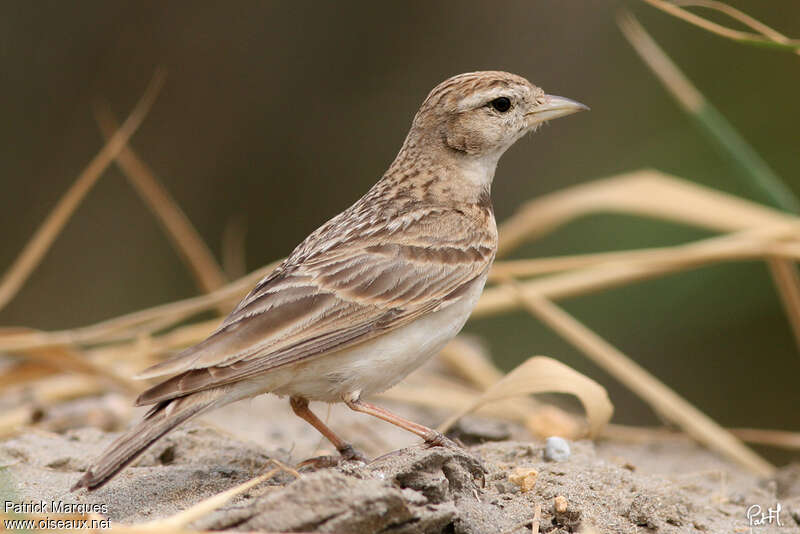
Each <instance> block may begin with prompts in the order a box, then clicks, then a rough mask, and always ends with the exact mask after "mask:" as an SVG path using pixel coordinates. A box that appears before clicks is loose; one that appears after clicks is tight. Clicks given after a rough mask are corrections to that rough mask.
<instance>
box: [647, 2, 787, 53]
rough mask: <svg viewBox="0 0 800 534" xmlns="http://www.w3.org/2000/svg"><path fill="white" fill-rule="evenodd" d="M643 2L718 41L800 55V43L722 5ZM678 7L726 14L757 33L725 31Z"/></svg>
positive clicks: (724, 27) (727, 29)
mask: <svg viewBox="0 0 800 534" xmlns="http://www.w3.org/2000/svg"><path fill="white" fill-rule="evenodd" d="M644 1H645V2H647V3H648V4H650V5H651V6H653V7H656V8H658V9H660V10H661V11H664V12H666V13H669V14H670V15H672V16H674V17H677V18H679V19H681V20H684V21H686V22H688V23H689V24H693V25H695V26H697V27H699V28H703V29H704V30H706V31H708V32H711V33H713V34H715V35H719V36H721V37H725V38H727V39H731V40H733V41H738V42H744V43H753V44H760V45H768V44H774V45H779V46H780V47H781V48H788V49H793V50H794V51H795V53H797V54H800V40H798V39H790V38H788V37H786V36H785V35H783V34H781V33H779V32H777V31H775V30H773V29H772V28H770V27H769V26H767V25H766V24H764V23H762V22H759V21H757V20H756V19H754V18H753V17H750V16H749V15H747V14H745V13H743V12H741V11H739V10H738V9H735V8H733V7H731V6H729V5H727V4H724V3H722V2H709V1H702V0H692V1H684V0H678V1H676V2H666V1H664V0H644ZM681 6H698V7H705V8H708V9H713V10H716V11H719V12H721V13H725V14H726V15H728V16H730V17H731V18H733V19H735V20H738V21H739V22H741V23H743V24H745V25H747V26H749V27H750V28H752V29H754V30H756V31H757V32H758V33H750V32H745V31H740V30H734V29H732V28H728V27H727V26H723V25H722V24H717V23H716V22H712V21H710V20H708V19H706V18H703V17H701V16H699V15H696V14H694V13H692V12H691V11H687V10H685V9H683V8H682V7H681Z"/></svg>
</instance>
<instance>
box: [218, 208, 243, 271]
mask: <svg viewBox="0 0 800 534" xmlns="http://www.w3.org/2000/svg"><path fill="white" fill-rule="evenodd" d="M246 237H247V224H246V219H245V218H244V216H234V217H232V218H231V219H230V220H229V221H228V224H226V225H225V230H224V231H223V232H222V267H223V269H224V270H225V273H226V274H227V275H228V278H230V279H231V280H235V279H237V278H241V277H242V276H244V275H246V274H247V261H246V259H247V254H246V247H245V244H246Z"/></svg>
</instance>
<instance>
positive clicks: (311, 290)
mask: <svg viewBox="0 0 800 534" xmlns="http://www.w3.org/2000/svg"><path fill="white" fill-rule="evenodd" d="M584 109H588V108H587V107H586V106H584V105H583V104H579V103H577V102H574V101H572V100H569V99H566V98H562V97H559V96H551V95H546V94H545V93H544V91H542V90H541V89H539V88H538V87H536V86H534V85H532V84H531V83H530V82H528V81H527V80H526V79H524V78H521V77H520V76H516V75H514V74H509V73H507V72H493V71H489V72H471V73H467V74H461V75H459V76H454V77H453V78H450V79H449V80H446V81H444V82H443V83H441V84H439V85H438V86H437V87H436V88H435V89H434V90H433V91H431V93H430V94H429V95H428V97H427V98H426V99H425V101H424V102H423V103H422V107H420V109H419V111H418V112H417V114H416V116H415V117H414V121H413V123H412V124H411V130H410V131H409V133H408V136H407V137H406V140H405V142H404V143H403V147H402V148H401V149H400V153H399V154H398V155H397V157H396V158H395V160H394V162H393V163H392V164H391V166H390V167H389V170H387V171H386V174H384V175H383V177H382V178H381V179H380V181H379V182H378V183H377V184H375V186H373V187H372V189H370V190H369V191H368V192H367V194H366V195H364V196H363V197H362V198H361V199H360V200H358V201H357V202H356V203H355V204H353V205H352V206H350V207H349V208H348V209H346V210H345V211H343V212H342V213H340V214H339V215H337V216H336V217H334V218H333V219H331V220H330V221H328V222H327V223H325V224H323V225H322V226H321V227H320V228H318V229H317V230H316V231H315V232H314V233H312V234H311V235H310V236H308V237H307V238H306V239H305V241H303V242H302V243H301V244H300V245H299V246H298V247H297V248H296V249H295V250H294V251H293V252H292V253H291V254H290V255H289V257H288V258H287V259H286V260H285V261H284V262H283V263H282V264H281V265H280V266H279V267H278V268H277V269H275V270H274V271H273V272H272V273H271V274H269V275H267V276H266V277H265V278H264V279H262V280H261V281H260V282H259V283H258V285H256V287H255V288H254V289H253V290H252V291H251V292H250V294H248V295H247V296H246V297H245V298H244V299H243V300H242V301H241V302H240V303H239V304H238V306H236V309H234V310H233V312H231V314H230V315H229V316H228V317H227V318H226V319H225V320H224V322H223V323H222V325H221V326H220V327H219V328H218V329H217V330H216V331H214V332H213V333H212V334H211V335H210V336H209V337H208V338H207V339H206V340H204V341H202V342H201V343H198V344H197V345H195V346H193V347H190V348H189V349H187V350H185V351H183V352H181V353H179V354H178V355H176V356H175V357H173V358H172V359H170V360H167V361H165V362H163V363H160V364H158V365H155V366H154V367H151V368H150V369H147V370H145V371H144V372H143V373H142V374H141V375H140V377H141V378H153V377H158V376H165V375H174V376H172V377H171V378H168V379H166V380H164V381H163V382H161V383H159V384H157V385H155V386H153V387H151V388H150V389H148V390H147V391H145V392H144V393H142V394H141V395H140V396H139V398H138V399H137V401H136V404H137V405H153V406H152V409H151V410H150V411H149V412H148V413H147V415H146V416H145V417H144V419H143V420H142V421H141V422H140V423H139V424H137V425H136V426H134V427H133V428H132V429H131V430H129V431H128V432H126V433H125V434H123V435H122V436H121V437H119V438H118V439H117V440H116V441H115V442H114V443H112V444H111V446H110V447H109V448H108V450H107V451H106V452H105V453H104V454H103V455H102V456H101V457H100V459H99V460H97V462H96V463H95V464H94V465H93V466H92V467H91V468H90V469H89V470H88V471H87V472H86V474H85V475H84V476H83V477H82V478H81V479H80V480H79V481H78V482H77V484H75V487H74V488H73V490H74V489H78V488H81V487H85V488H88V489H94V488H98V487H100V486H102V485H103V484H104V483H106V482H107V481H108V480H109V479H110V478H111V477H113V476H114V475H115V474H116V473H117V472H119V471H120V470H121V469H122V468H124V467H125V466H126V465H128V464H129V463H130V462H131V461H133V460H134V459H135V458H137V457H138V456H139V455H140V454H141V453H142V452H143V451H144V450H145V449H147V447H149V446H150V445H152V444H153V443H154V442H155V441H156V440H158V439H159V438H161V437H162V436H163V435H165V434H166V433H167V432H169V431H170V430H172V429H173V428H175V427H176V426H178V425H179V424H181V423H183V422H184V421H187V420H188V419H190V418H192V417H194V416H196V415H198V414H201V413H203V412H206V411H208V410H211V409H213V408H217V407H219V406H222V405H225V404H228V403H230V402H234V401H237V400H240V399H243V398H246V397H252V396H254V395H260V394H262V393H274V394H276V395H281V396H283V395H287V396H289V399H290V403H291V407H292V409H293V410H294V412H295V413H296V414H297V415H298V416H300V417H302V418H303V419H305V420H306V421H308V422H309V423H310V424H311V425H313V426H314V427H315V428H316V429H317V430H319V431H320V432H321V433H322V434H323V435H324V436H325V437H326V438H328V439H329V440H330V441H331V443H332V444H333V445H334V446H335V447H336V449H337V450H338V451H339V454H340V455H341V458H342V459H346V460H364V457H363V456H362V455H361V454H360V453H358V452H357V451H355V450H354V449H353V447H352V446H350V445H349V444H348V443H346V442H345V441H343V440H342V439H340V438H339V437H338V436H337V435H336V434H334V432H333V431H332V430H330V429H329V428H328V427H327V426H325V424H324V423H323V422H322V421H321V420H320V419H318V418H317V417H316V416H315V415H314V414H313V413H312V412H311V411H310V410H309V408H308V402H309V401H312V400H313V401H324V402H344V403H345V404H346V405H347V406H349V407H350V408H351V409H353V410H355V411H358V412H363V413H366V414H369V415H373V416H375V417H378V418H380V419H383V420H384V421H388V422H390V423H393V424H395V425H397V426H399V427H402V428H404V429H406V430H408V431H410V432H413V433H415V434H417V435H418V436H420V437H422V438H423V439H424V440H425V442H426V443H427V444H429V445H432V446H434V445H452V443H451V442H449V440H448V439H447V438H445V437H444V436H442V435H441V434H439V433H438V432H436V431H435V430H432V429H430V428H427V427H424V426H422V425H419V424H416V423H414V422H411V421H408V420H406V419H403V418H401V417H399V416H397V415H394V414H392V413H390V412H388V411H386V410H384V409H382V408H379V407H377V406H374V405H372V404H369V403H367V402H364V401H363V400H361V399H362V397H366V396H369V395H372V394H374V393H378V392H381V391H384V390H386V389H388V388H390V387H392V386H393V385H395V384H397V383H398V382H399V381H400V380H402V379H403V378H404V377H405V376H406V375H407V374H408V373H410V372H411V371H413V370H414V369H416V368H417V367H419V366H420V365H421V364H422V363H423V362H425V361H426V360H427V359H428V358H430V357H431V356H433V355H434V354H436V353H437V352H438V351H439V350H440V349H441V348H442V347H443V346H444V345H445V343H447V342H448V341H449V340H450V339H452V338H453V336H455V335H456V333H458V331H459V330H461V327H462V326H463V325H464V322H465V321H466V320H467V317H468V316H469V314H470V312H471V311H472V309H473V307H474V306H475V303H476V302H477V301H478V297H479V296H480V294H481V291H482V290H483V285H484V283H485V282H486V276H487V273H488V272H489V268H490V267H491V265H492V261H493V260H494V256H495V251H496V248H497V228H496V226H495V220H494V214H493V212H492V204H491V198H490V189H491V185H492V179H493V178H494V172H495V168H496V167H497V162H498V160H499V159H500V156H501V155H502V154H503V153H504V152H505V151H506V150H507V149H508V148H509V147H510V146H511V145H512V144H514V142H515V141H516V140H517V139H519V138H520V137H522V136H523V135H525V134H526V133H528V132H532V131H534V130H536V128H537V127H538V126H539V125H540V124H541V123H542V122H544V121H546V120H548V119H554V118H556V117H562V116H564V115H569V114H571V113H575V112H577V111H580V110H584Z"/></svg>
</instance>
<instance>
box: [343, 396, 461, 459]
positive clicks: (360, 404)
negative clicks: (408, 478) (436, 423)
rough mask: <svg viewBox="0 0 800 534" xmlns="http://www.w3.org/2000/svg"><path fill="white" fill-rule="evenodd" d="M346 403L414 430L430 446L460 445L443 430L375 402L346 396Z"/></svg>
mask: <svg viewBox="0 0 800 534" xmlns="http://www.w3.org/2000/svg"><path fill="white" fill-rule="evenodd" d="M344 403H345V404H347V406H348V407H349V408H350V409H351V410H355V411H356V412H361V413H365V414H368V415H371V416H373V417H377V418H378V419H383V420H384V421H386V422H388V423H392V424H393V425H396V426H399V427H400V428H402V429H404V430H408V431H409V432H413V433H414V434H416V435H418V436H419V437H421V438H422V439H424V440H425V444H426V445H428V446H429V447H452V448H458V445H456V444H455V443H454V442H453V441H452V440H451V439H449V438H447V437H445V435H444V434H442V433H441V432H437V431H436V430H434V429H432V428H428V427H427V426H424V425H420V424H419V423H415V422H414V421H409V420H408V419H405V418H403V417H400V416H399V415H395V414H393V413H392V412H390V411H389V410H386V409H384V408H381V407H380V406H375V405H374V404H370V403H368V402H364V401H362V400H361V399H359V398H347V397H345V398H344Z"/></svg>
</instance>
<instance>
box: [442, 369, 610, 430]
mask: <svg viewBox="0 0 800 534" xmlns="http://www.w3.org/2000/svg"><path fill="white" fill-rule="evenodd" d="M532 393H569V394H571V395H575V396H576V397H578V399H579V400H580V401H581V404H583V406H584V409H585V410H586V418H587V420H588V423H589V435H590V436H595V435H597V433H598V432H599V431H600V429H601V428H602V427H603V426H604V425H605V424H606V423H608V421H609V420H610V419H611V414H612V413H613V411H614V408H613V406H612V405H611V401H610V400H608V394H607V393H606V390H605V388H603V386H601V385H600V384H598V383H597V382H595V381H594V380H592V379H590V378H588V377H586V376H584V375H582V374H580V373H578V372H577V371H574V370H572V369H571V368H569V367H567V366H566V365H564V364H563V363H561V362H559V361H556V360H554V359H552V358H547V357H546V356H535V357H533V358H529V359H528V360H526V361H525V362H523V363H522V364H520V365H519V366H517V367H516V368H515V369H514V370H513V371H511V372H510V373H508V374H507V375H506V376H504V377H503V378H502V379H501V380H499V381H498V382H496V383H495V384H493V385H492V386H491V387H490V388H489V389H487V390H486V391H484V392H483V393H481V395H480V396H479V397H478V398H477V399H474V400H473V401H472V402H471V403H470V404H468V405H467V406H465V407H464V408H462V409H461V410H460V411H459V412H458V413H456V414H454V415H453V416H452V417H450V418H448V419H447V421H445V422H444V423H442V424H441V425H439V431H440V432H447V430H449V429H450V428H451V427H452V426H453V425H454V424H455V423H456V421H458V420H459V419H461V418H462V417H463V416H465V415H467V414H468V413H470V412H472V411H474V410H475V409H477V408H478V407H480V406H482V405H484V404H489V403H491V402H495V401H498V400H504V399H509V398H514V397H523V396H527V395H530V394H532Z"/></svg>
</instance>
